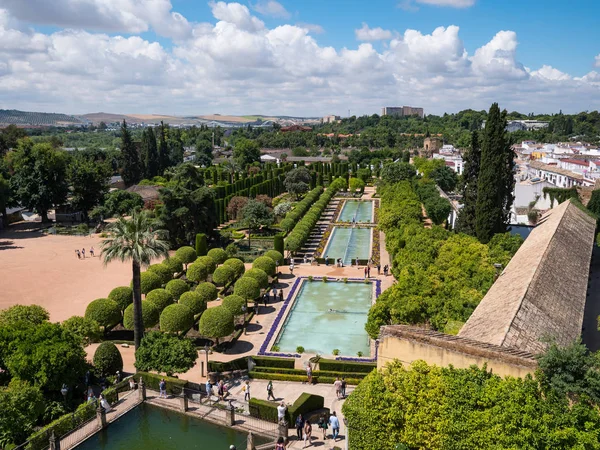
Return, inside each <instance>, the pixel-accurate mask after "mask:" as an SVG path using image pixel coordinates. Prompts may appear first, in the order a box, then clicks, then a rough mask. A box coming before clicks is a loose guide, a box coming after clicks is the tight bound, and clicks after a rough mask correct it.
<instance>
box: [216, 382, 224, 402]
mask: <svg viewBox="0 0 600 450" xmlns="http://www.w3.org/2000/svg"><path fill="white" fill-rule="evenodd" d="M217 395H218V396H219V400H224V399H225V383H223V380H219V384H218V385H217Z"/></svg>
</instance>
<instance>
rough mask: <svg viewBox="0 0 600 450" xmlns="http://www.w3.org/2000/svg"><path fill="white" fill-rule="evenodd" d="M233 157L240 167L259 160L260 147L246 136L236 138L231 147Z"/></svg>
mask: <svg viewBox="0 0 600 450" xmlns="http://www.w3.org/2000/svg"><path fill="white" fill-rule="evenodd" d="M233 158H234V160H235V161H236V163H237V164H239V166H240V167H242V168H245V167H246V166H247V165H248V164H252V163H254V162H259V161H260V147H259V145H258V144H257V143H256V141H252V140H250V139H246V138H240V139H236V141H235V146H234V148H233Z"/></svg>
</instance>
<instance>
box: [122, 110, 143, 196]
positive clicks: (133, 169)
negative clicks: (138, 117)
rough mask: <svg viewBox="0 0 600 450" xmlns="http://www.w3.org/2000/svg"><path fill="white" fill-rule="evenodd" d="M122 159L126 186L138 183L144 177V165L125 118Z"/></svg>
mask: <svg viewBox="0 0 600 450" xmlns="http://www.w3.org/2000/svg"><path fill="white" fill-rule="evenodd" d="M121 160H122V162H123V170H122V172H121V176H122V177H123V181H124V182H125V185H126V186H131V185H133V184H136V183H138V182H139V181H140V180H141V179H142V175H143V172H144V170H143V166H142V161H141V159H140V155H139V153H138V150H137V148H136V147H135V144H134V142H133V140H132V139H131V133H129V130H128V129H127V122H125V120H123V124H122V125H121Z"/></svg>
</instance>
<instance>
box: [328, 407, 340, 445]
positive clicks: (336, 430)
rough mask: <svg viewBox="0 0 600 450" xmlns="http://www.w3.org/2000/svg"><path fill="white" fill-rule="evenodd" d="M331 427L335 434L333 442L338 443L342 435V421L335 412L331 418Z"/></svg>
mask: <svg viewBox="0 0 600 450" xmlns="http://www.w3.org/2000/svg"><path fill="white" fill-rule="evenodd" d="M329 425H331V433H332V434H333V440H334V441H337V438H338V436H339V435H340V420H339V419H338V418H337V416H336V415H335V411H334V412H333V413H332V414H331V417H329Z"/></svg>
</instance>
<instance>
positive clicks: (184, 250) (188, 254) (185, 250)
mask: <svg viewBox="0 0 600 450" xmlns="http://www.w3.org/2000/svg"><path fill="white" fill-rule="evenodd" d="M175 256H177V257H178V258H179V259H180V260H181V262H182V263H183V264H185V266H186V267H187V265H188V264H191V263H193V262H194V261H196V257H197V255H196V250H194V247H181V248H179V249H177V251H176V252H175Z"/></svg>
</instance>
